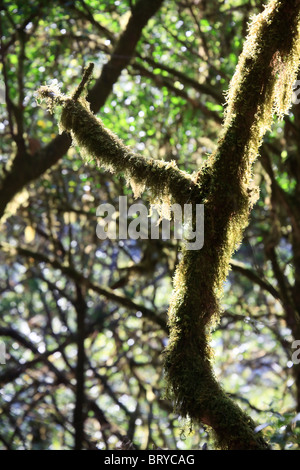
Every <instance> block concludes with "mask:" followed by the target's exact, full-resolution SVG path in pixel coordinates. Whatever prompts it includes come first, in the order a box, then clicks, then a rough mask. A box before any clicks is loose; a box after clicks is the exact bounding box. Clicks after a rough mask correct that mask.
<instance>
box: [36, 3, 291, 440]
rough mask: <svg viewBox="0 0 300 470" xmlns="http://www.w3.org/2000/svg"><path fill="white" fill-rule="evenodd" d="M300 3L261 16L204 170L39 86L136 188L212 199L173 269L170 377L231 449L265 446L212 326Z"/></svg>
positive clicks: (190, 412) (95, 152) (181, 198)
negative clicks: (148, 153)
mask: <svg viewBox="0 0 300 470" xmlns="http://www.w3.org/2000/svg"><path fill="white" fill-rule="evenodd" d="M299 10H300V1H299V0H289V1H288V0H284V1H280V0H271V1H270V3H269V4H268V6H267V7H266V9H265V10H264V12H263V13H261V14H260V15H258V16H257V17H256V18H254V19H253V21H252V24H251V27H250V30H249V36H248V38H247V40H246V42H245V46H244V49H243V53H242V55H241V57H240V59H239V62H238V66H237V69H236V73H235V75H234V77H233V79H232V81H231V85H230V88H229V92H228V95H227V109H226V115H225V121H224V126H223V134H222V136H221V138H220V140H219V143H218V148H217V150H216V152H215V153H214V154H213V155H211V157H210V158H209V160H208V162H207V164H206V165H205V166H203V168H202V169H201V170H200V171H199V172H198V174H197V175H196V177H194V176H190V175H189V174H187V173H185V172H182V171H180V170H179V169H178V168H177V166H176V164H175V163H165V162H161V161H156V160H153V159H145V158H143V157H141V156H140V155H136V154H135V153H133V152H132V151H131V149H129V148H128V147H126V146H125V145H124V144H123V143H122V142H121V140H120V139H118V137H117V136H115V135H114V134H113V133H112V132H111V131H109V130H107V129H106V128H105V127H104V126H103V123H102V121H101V120H100V119H99V118H97V117H96V116H94V115H93V114H92V113H91V112H90V110H89V106H88V103H87V102H86V101H85V100H84V99H83V98H79V95H80V93H81V91H82V88H83V87H81V88H80V87H79V88H80V90H81V91H80V92H79V91H78V90H79V88H77V91H76V92H75V93H74V94H73V97H71V98H66V97H62V96H61V95H59V94H58V93H56V94H55V93H54V91H53V90H51V89H47V90H45V89H44V90H43V91H42V92H41V95H42V96H44V97H45V96H46V97H48V98H50V107H51V106H53V103H54V104H62V105H63V110H62V115H61V129H62V130H64V131H67V132H70V133H71V135H72V138H73V140H74V142H75V143H76V144H77V145H78V146H79V147H80V148H81V149H82V150H83V151H84V153H85V155H86V158H94V159H96V161H97V162H98V163H99V165H100V166H101V167H104V168H106V169H107V170H109V171H114V172H117V173H120V174H124V176H125V178H126V179H127V180H128V181H129V182H130V183H131V184H132V186H133V189H134V192H135V195H136V196H138V195H139V194H140V193H141V192H142V191H143V190H144V188H145V187H147V188H150V189H151V192H152V201H153V203H157V202H159V203H160V204H162V203H167V204H170V203H171V202H172V201H171V200H172V199H173V201H174V202H178V203H180V204H184V203H186V202H190V203H192V204H194V207H195V205H196V204H199V203H202V202H205V233H204V238H205V240H204V247H203V248H202V249H201V250H200V251H188V250H186V249H184V250H183V253H182V259H181V261H180V263H179V265H178V267H177V270H176V274H175V278H174V290H173V295H172V299H171V303H170V308H169V312H168V323H169V328H170V338H169V343H168V346H167V348H166V350H165V352H164V358H165V379H166V384H167V393H168V396H169V397H170V398H171V399H172V400H173V401H174V403H175V407H176V410H177V411H178V412H179V413H180V414H181V415H182V416H185V417H187V418H189V420H190V421H191V423H193V424H196V425H198V424H200V423H204V424H206V425H209V426H211V427H212V428H213V429H214V432H215V433H216V435H217V440H218V445H219V446H220V447H221V448H226V449H266V448H267V444H266V443H265V442H264V440H263V439H262V438H261V436H260V435H259V434H257V433H255V425H254V423H253V422H252V421H251V419H250V418H249V417H248V416H247V415H246V414H245V413H244V412H243V411H242V410H240V408H239V407H238V406H237V405H235V403H233V402H232V400H230V399H229V398H228V396H227V395H226V393H225V392H224V391H223V390H222V387H221V386H220V384H219V383H218V381H217V380H216V378H215V376H214V372H213V367H212V364H213V352H212V350H211V347H210V334H211V331H212V328H214V327H215V325H216V323H217V322H218V321H219V318H220V315H221V308H220V301H221V298H222V292H223V284H224V282H225V280H226V276H227V275H228V270H229V263H230V259H231V257H232V254H233V252H234V251H235V250H236V249H237V248H238V246H239V244H240V242H241V240H242V235H243V230H244V228H245V227H246V226H247V224H248V218H249V213H250V211H251V208H252V206H253V203H254V202H255V197H253V196H254V195H255V191H253V187H252V165H253V162H254V161H255V159H256V158H257V156H258V151H259V147H260V145H261V141H262V138H263V135H264V134H265V132H266V130H267V129H269V128H270V126H271V123H272V119H273V116H274V113H277V114H278V116H279V117H280V118H281V117H282V116H283V115H284V113H286V112H287V110H288V109H289V105H290V98H291V93H292V84H293V82H294V80H295V78H296V73H297V69H298V64H299V58H300V40H299ZM56 96H57V97H56ZM51 100H52V101H51ZM51 103H52V105H51ZM256 197H257V195H256Z"/></svg>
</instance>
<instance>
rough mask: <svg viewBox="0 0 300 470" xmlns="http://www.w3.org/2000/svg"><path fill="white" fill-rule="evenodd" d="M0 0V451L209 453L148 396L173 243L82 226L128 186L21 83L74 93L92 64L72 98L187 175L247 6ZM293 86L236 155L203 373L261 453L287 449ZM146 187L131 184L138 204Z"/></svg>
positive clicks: (299, 188) (297, 392) (207, 133)
mask: <svg viewBox="0 0 300 470" xmlns="http://www.w3.org/2000/svg"><path fill="white" fill-rule="evenodd" d="M3 3H4V7H3V8H2V10H1V11H0V14H1V17H0V20H1V31H0V33H1V34H0V36H1V66H0V67H1V81H0V86H1V95H0V118H1V119H0V133H1V137H0V138H1V140H0V158H1V185H0V213H1V216H2V219H1V235H0V241H1V249H2V252H1V266H0V270H1V281H0V293H1V302H0V312H1V315H0V335H1V340H2V343H1V344H2V345H3V344H4V346H5V352H6V354H5V361H2V362H4V363H3V364H1V365H0V383H1V392H0V407H1V418H2V419H1V422H0V446H1V448H3V449H72V448H74V446H75V448H86V449H117V448H126V446H129V447H131V446H133V447H134V448H137V449H151V448H156V447H159V448H166V449H200V448H202V447H203V446H204V445H205V446H208V448H214V441H213V439H212V436H211V432H210V429H209V427H208V426H206V425H205V423H204V425H203V426H202V427H200V429H198V428H197V429H195V428H194V429H193V432H190V429H189V422H188V421H187V422H186V421H184V420H182V418H181V416H180V415H178V414H177V413H176V410H175V411H174V409H173V405H172V402H171V401H170V400H169V399H168V398H167V397H166V395H165V388H166V383H165V375H164V368H163V365H164V363H163V361H164V358H163V354H162V353H163V351H164V350H165V347H166V345H167V342H168V326H167V310H168V306H169V302H170V296H171V292H172V280H173V276H174V271H175V267H176V265H177V263H178V261H179V260H180V258H181V251H182V246H181V243H180V241H178V240H175V239H171V240H161V239H159V240H150V239H137V240H130V239H128V240H110V239H106V240H100V239H99V238H98V237H97V234H96V227H97V222H98V218H97V207H98V206H99V205H100V204H102V203H111V204H113V205H114V206H115V207H118V200H119V196H120V195H126V196H127V198H128V204H132V203H134V202H136V200H135V198H134V196H135V195H134V194H133V191H132V189H131V187H130V186H129V185H128V184H127V183H128V181H126V174H124V175H123V176H121V177H120V176H117V175H114V174H111V173H108V172H105V171H103V169H101V168H98V166H97V165H96V162H95V161H94V160H93V158H92V157H91V155H86V157H85V158H84V159H82V151H81V150H80V149H79V148H78V147H77V146H76V145H71V140H70V138H69V137H68V136H65V135H61V134H59V128H58V120H59V110H54V114H51V113H49V112H47V110H46V108H45V106H44V107H43V106H39V103H38V101H37V94H36V91H37V90H38V89H39V88H40V87H41V86H45V85H47V86H52V87H53V86H54V87H59V88H60V89H61V91H62V92H63V93H69V92H70V91H74V90H75V88H76V86H77V85H78V84H79V82H80V80H81V75H82V69H83V67H84V66H86V65H88V64H89V63H90V62H93V63H94V64H95V70H94V73H93V78H92V80H91V82H90V83H89V93H88V96H87V98H88V99H90V100H91V103H92V108H93V111H95V112H96V113H97V114H98V115H99V117H100V118H101V120H102V122H103V124H104V126H105V127H106V128H107V129H109V130H111V131H112V132H114V134H116V135H117V136H118V137H119V138H120V139H121V140H122V141H123V142H124V144H125V145H126V146H128V147H130V148H131V149H132V152H134V153H136V154H142V155H143V156H145V157H148V158H149V159H151V158H153V159H159V160H161V162H165V163H166V166H168V167H169V168H172V165H173V163H172V162H176V167H178V169H179V170H182V172H187V175H190V177H191V178H192V177H193V174H195V173H196V172H197V171H198V170H199V168H200V167H201V166H202V165H203V164H204V163H205V162H207V161H208V160H209V156H210V155H211V154H213V153H214V152H215V150H216V146H217V143H218V140H219V138H220V134H221V124H222V121H223V117H224V109H225V108H226V104H225V101H226V96H225V93H226V91H227V90H228V88H229V83H230V80H231V78H232V76H233V75H234V71H235V69H236V66H237V63H238V58H239V56H240V54H241V52H242V48H243V44H244V39H245V38H246V36H247V33H248V23H249V21H250V18H251V17H252V15H255V14H258V13H260V12H261V11H262V10H263V2H261V1H251V2H249V1H247V2H246V1H237V0H229V1H222V0H219V1H217V0H214V1H210V2H207V1H205V0H202V1H201V0H183V1H178V2H173V1H171V0H165V1H158V0H156V1H155V2H152V6H151V8H152V9H153V11H150V10H149V11H148V10H147V8H142V13H141V12H140V11H139V10H138V6H139V4H142V3H143V0H139V1H136V2H134V1H113V0H106V1H102V2H98V1H95V0H85V1H80V2H79V1H71V2H70V1H64V0H60V1H56V2H53V3H52V4H51V6H49V4H46V2H37V1H36V0H30V1H28V2H11V1H9V2H8V1H4V2H3ZM148 3H149V2H147V0H145V1H144V4H145V5H146V4H148ZM150 3H151V2H150ZM135 8H136V10H135ZM134 11H135V12H138V13H135V14H134ZM147 15H148V16H147ZM279 72H280V71H279ZM296 85H297V84H295V87H296ZM96 92H97V93H96ZM297 98H298V96H297V88H295V94H294V96H293V101H294V104H293V106H292V107H291V108H290V110H289V112H288V114H287V115H285V116H284V118H283V119H279V117H280V116H279V117H278V118H276V119H275V120H274V122H273V124H272V128H271V130H270V131H269V132H267V133H266V135H265V137H264V141H263V144H262V147H261V149H260V158H259V159H258V160H257V161H256V162H255V164H254V176H253V179H254V183H255V185H257V186H259V188H260V194H259V196H258V199H257V202H256V203H255V205H254V207H253V210H252V213H251V218H250V222H249V225H248V227H247V228H246V230H245V233H244V238H243V242H242V244H241V247H240V249H239V251H238V252H237V253H236V254H235V255H234V258H233V259H232V261H231V271H230V274H229V276H228V278H227V280H226V283H225V284H224V294H223V297H222V305H221V306H222V309H223V310H224V311H223V314H222V318H221V321H220V322H219V323H218V325H217V326H216V328H215V330H214V331H213V333H212V339H211V346H212V348H213V350H214V370H215V374H216V377H217V379H218V381H219V382H220V383H221V384H222V386H223V388H224V390H226V393H227V394H228V397H230V398H231V399H233V400H234V402H235V403H237V404H238V405H239V406H240V407H241V409H242V410H244V411H245V412H246V413H247V415H249V416H251V418H252V419H253V420H254V421H255V423H256V424H257V428H256V429H257V430H262V432H263V435H264V437H265V439H266V440H267V441H268V442H270V445H271V447H272V448H274V449H276V450H277V449H299V436H300V431H299V429H300V427H299V422H300V368H299V362H300V361H297V359H299V355H298V356H297V355H295V354H293V353H294V352H295V341H297V340H300V326H299V314H300V297H299V295H300V227H299V224H300V215H299V207H300V205H299V199H300V160H299V146H300V141H299V135H300V134H299V126H300V107H299V104H298V99H297ZM187 179H188V180H189V177H187ZM184 181H185V180H184ZM184 181H183V182H182V184H183V185H184ZM149 196H150V193H149V192H147V191H146V192H145V193H143V194H140V195H139V197H140V199H139V200H140V201H141V202H143V203H144V204H145V205H146V206H147V207H149ZM200 287H201V286H200Z"/></svg>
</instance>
